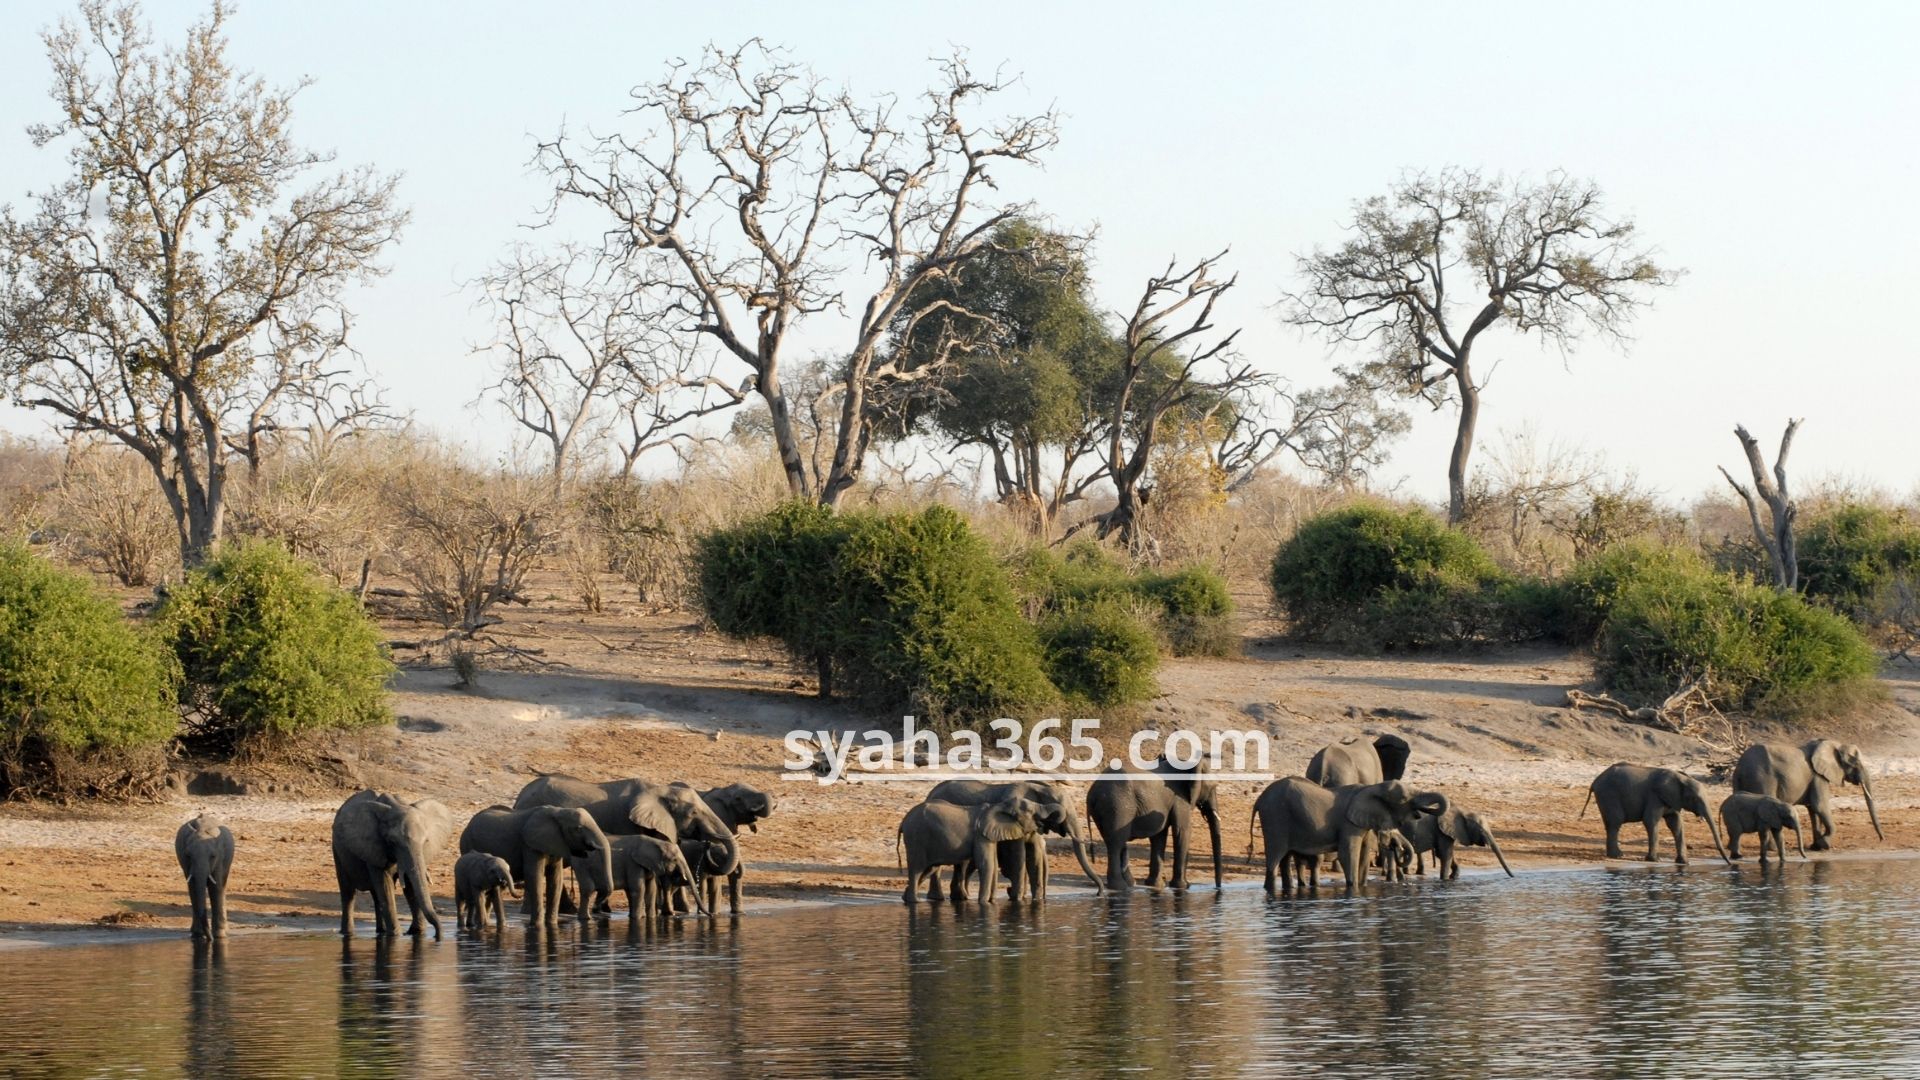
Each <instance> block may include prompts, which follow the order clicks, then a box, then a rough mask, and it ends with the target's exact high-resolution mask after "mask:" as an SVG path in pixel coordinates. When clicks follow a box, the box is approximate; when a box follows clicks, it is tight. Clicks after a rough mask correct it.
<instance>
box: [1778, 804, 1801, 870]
mask: <svg viewBox="0 0 1920 1080" xmlns="http://www.w3.org/2000/svg"><path fill="white" fill-rule="evenodd" d="M1793 850H1795V851H1797V852H1799V853H1800V858H1801V859H1802V860H1803V861H1804V860H1805V859H1806V857H1807V844H1806V841H1804V840H1802V839H1800V818H1799V816H1798V815H1795V817H1794V819H1793ZM1780 859H1781V861H1782V862H1785V861H1786V856H1785V855H1782V856H1781V857H1780Z"/></svg>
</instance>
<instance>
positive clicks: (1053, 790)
mask: <svg viewBox="0 0 1920 1080" xmlns="http://www.w3.org/2000/svg"><path fill="white" fill-rule="evenodd" d="M1002 799H1026V800H1028V801H1029V802H1034V803H1038V804H1039V805H1040V806H1042V807H1058V808H1059V809H1060V813H1059V814H1058V815H1055V814H1051V813H1048V812H1045V811H1042V813H1041V815H1040V819H1039V820H1040V832H1039V833H1037V834H1035V836H1034V837H1033V839H1032V840H1031V841H1029V842H1028V846H1027V850H1026V851H1025V852H1024V853H1020V852H1016V851H1015V850H1014V849H1013V846H1012V844H1011V843H1007V844H1002V845H1001V846H1000V852H999V855H1000V868H1001V870H1002V872H1004V873H1005V874H1006V875H1007V879H1008V880H1009V881H1010V882H1012V887H1011V889H1010V897H1009V898H1010V899H1015V900H1017V899H1019V893H1020V887H1021V878H1022V877H1023V876H1025V875H1028V874H1030V875H1031V882H1032V883H1031V886H1030V891H1031V895H1032V897H1033V898H1034V899H1035V900H1044V899H1046V896H1047V839H1046V834H1047V833H1052V834H1054V835H1055V836H1064V837H1066V838H1067V840H1068V841H1069V842H1070V843H1071V844H1072V845H1073V857H1074V858H1076V859H1078V860H1080V869H1081V870H1082V871H1083V872H1085V873H1086V875H1087V880H1088V881H1091V882H1093V890H1094V892H1096V893H1104V892H1105V891H1106V888H1105V886H1104V885H1103V884H1102V883H1101V881H1100V875H1098V874H1096V873H1094V870H1093V859H1092V857H1091V856H1090V855H1089V854H1088V852H1087V836H1086V831H1085V830H1084V829H1082V828H1081V827H1080V818H1079V816H1078V815H1076V814H1075V813H1074V812H1073V809H1072V808H1071V807H1069V806H1068V805H1067V803H1066V800H1064V799H1062V798H1061V797H1060V789H1059V788H1057V787H1055V786H1054V785H1053V784H1051V783H1049V782H1047V781H1044V780H1016V781H1011V782H1008V783H1000V784H995V783H990V782H988V781H986V780H973V779H967V778H960V779H954V780H945V781H942V782H940V783H938V784H935V785H934V786H933V790H932V791H929V792H928V793H927V801H928V802H945V803H953V804H954V805H955V806H978V805H980V804H982V803H988V802H999V801H1000V800H1002ZM968 869H970V868H962V870H960V871H957V872H959V873H963V874H964V873H965V872H967V870H968ZM993 884H994V883H992V882H985V883H983V884H982V887H983V888H991V887H993Z"/></svg>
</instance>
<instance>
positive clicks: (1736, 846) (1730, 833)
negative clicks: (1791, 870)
mask: <svg viewBox="0 0 1920 1080" xmlns="http://www.w3.org/2000/svg"><path fill="white" fill-rule="evenodd" d="M1722 820H1723V821H1724V820H1725V819H1722ZM1725 824H1726V826H1727V858H1729V859H1732V860H1734V861H1735V862H1738V861H1739V860H1740V837H1741V836H1743V835H1745V834H1743V833H1742V832H1741V831H1740V828H1739V826H1737V825H1735V824H1734V823H1733V822H1731V821H1725ZM1766 841H1767V834H1766V833H1764V832H1763V833H1761V834H1760V858H1761V860H1762V861H1765V859H1766V857H1767V842H1766Z"/></svg>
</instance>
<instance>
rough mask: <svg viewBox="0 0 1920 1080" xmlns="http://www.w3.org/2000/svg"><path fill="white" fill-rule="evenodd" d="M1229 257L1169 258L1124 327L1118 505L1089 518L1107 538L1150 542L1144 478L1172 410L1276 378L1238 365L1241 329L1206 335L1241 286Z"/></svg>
mask: <svg viewBox="0 0 1920 1080" xmlns="http://www.w3.org/2000/svg"><path fill="white" fill-rule="evenodd" d="M1225 256H1226V252H1224V251H1223V252H1221V253H1220V254H1218V255H1213V256H1209V257H1208V258H1205V259H1201V260H1199V261H1198V262H1196V263H1194V264H1193V265H1192V266H1189V267H1188V268H1186V269H1185V270H1181V269H1179V262H1178V260H1173V261H1170V262H1168V263H1167V268H1166V269H1165V270H1164V271H1162V272H1161V273H1159V274H1156V275H1154V276H1153V277H1150V278H1148V279H1147V284H1146V287H1145V288H1144V289H1143V290H1141V293H1140V300H1139V302H1138V303H1136V304H1135V305H1134V309H1133V313H1132V314H1131V315H1129V316H1128V317H1127V321H1126V325H1125V326H1124V327H1123V328H1122V330H1121V335H1120V337H1121V345H1122V351H1123V356H1124V359H1123V361H1122V363H1121V368H1120V392H1119V394H1118V395H1116V396H1115V398H1114V403H1113V413H1112V415H1111V416H1110V417H1109V418H1108V420H1107V450H1106V456H1107V461H1106V472H1107V475H1108V477H1109V478H1110V479H1111V480H1112V481H1113V487H1114V495H1115V498H1114V505H1113V509H1111V510H1108V511H1107V512H1106V513H1104V514H1101V515H1099V516H1098V517H1095V518H1092V519H1090V520H1089V521H1088V522H1086V523H1084V524H1085V525H1092V526H1093V527H1094V529H1095V535H1097V536H1099V537H1101V538H1103V539H1104V538H1106V537H1108V536H1114V535H1117V536H1118V537H1119V538H1120V541H1121V542H1122V543H1123V544H1126V545H1127V546H1129V547H1138V546H1140V545H1141V544H1142V543H1143V542H1144V541H1145V539H1146V538H1145V537H1144V536H1143V535H1142V534H1141V531H1140V524H1139V518H1140V508H1141V506H1142V505H1143V504H1144V503H1145V501H1146V495H1147V493H1146V490H1145V489H1144V488H1143V487H1142V481H1143V480H1144V479H1145V477H1146V475H1147V466H1148V465H1149V464H1150V463H1151V460H1152V456H1153V448H1154V444H1155V441H1156V440H1157V439H1158V438H1159V437H1160V429H1161V425H1162V423H1164V422H1165V421H1166V420H1167V417H1168V416H1169V414H1172V413H1174V412H1175V411H1176V410H1190V411H1192V412H1193V413H1194V414H1195V415H1196V418H1203V417H1204V416H1205V414H1206V413H1207V412H1208V411H1210V410H1213V409H1217V408H1219V407H1220V403H1221V402H1225V401H1230V400H1233V399H1235V398H1237V397H1238V396H1240V395H1242V394H1244V393H1245V392H1247V391H1249V390H1251V389H1253V388H1255V387H1258V386H1263V385H1266V384H1267V383H1268V382H1269V381H1270V380H1269V379H1268V378H1267V377H1266V376H1264V375H1261V374H1259V373H1257V372H1255V371H1254V370H1253V368H1252V367H1251V366H1250V365H1245V364H1237V361H1236V358H1235V356H1234V353H1233V341H1234V338H1236V337H1238V336H1239V333H1240V332H1239V331H1238V330H1234V331H1233V332H1231V333H1229V334H1227V335H1226V336H1224V337H1220V338H1217V339H1214V340H1213V341H1212V342H1211V343H1206V342H1205V341H1204V340H1203V339H1204V338H1205V337H1206V336H1207V335H1208V334H1209V332H1210V331H1212V330H1213V329H1214V325H1213V321H1212V320H1213V309H1214V305H1215V304H1217V303H1219V300H1220V297H1221V296H1223V295H1225V294H1226V292H1227V290H1229V289H1231V288H1233V285H1234V281H1235V279H1234V278H1226V279H1221V278H1219V277H1216V276H1215V272H1216V270H1217V269H1218V267H1219V263H1220V260H1221V259H1222V258H1224V257H1225ZM1216 363H1218V364H1221V365H1224V367H1223V369H1222V370H1221V371H1220V373H1219V374H1218V376H1217V377H1214V378H1206V377H1204V376H1205V374H1206V373H1207V372H1208V371H1209V370H1211V369H1213V368H1214V367H1215V365H1216ZM1081 527H1083V526H1076V527H1075V529H1074V530H1070V531H1069V533H1068V535H1072V533H1073V532H1074V531H1078V529H1079V528H1081Z"/></svg>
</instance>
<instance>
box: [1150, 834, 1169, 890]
mask: <svg viewBox="0 0 1920 1080" xmlns="http://www.w3.org/2000/svg"><path fill="white" fill-rule="evenodd" d="M1166 857H1167V830H1165V829H1161V830H1160V831H1159V832H1157V833H1154V834H1153V835H1152V836H1149V837H1147V888H1149V889H1157V888H1159V887H1160V864H1161V863H1162V862H1164V861H1166Z"/></svg>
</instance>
